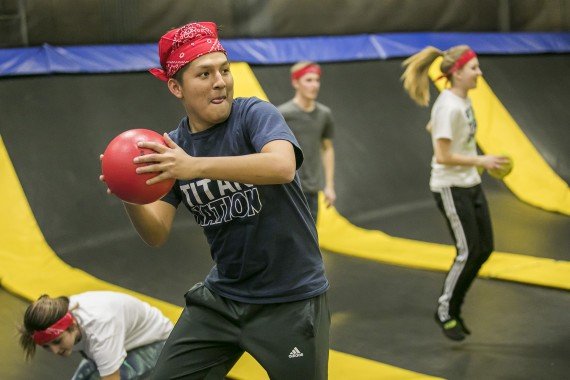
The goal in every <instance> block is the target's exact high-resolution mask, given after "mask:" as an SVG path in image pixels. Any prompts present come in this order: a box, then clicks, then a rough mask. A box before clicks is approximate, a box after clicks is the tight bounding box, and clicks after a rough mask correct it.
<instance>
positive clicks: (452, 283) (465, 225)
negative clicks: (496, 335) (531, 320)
mask: <svg viewBox="0 0 570 380" xmlns="http://www.w3.org/2000/svg"><path fill="white" fill-rule="evenodd" d="M433 194H434V197H435V200H436V202H437V206H438V208H439V210H440V211H441V213H442V214H443V215H444V216H445V219H446V221H447V226H448V228H449V230H450V232H451V236H452V237H453V240H454V242H455V246H456V248H457V256H456V257H455V260H454V262H453V265H452V266H451V268H450V270H449V272H448V273H447V277H446V278H445V282H444V285H443V290H442V294H441V296H440V297H439V300H438V309H437V314H438V317H439V320H440V321H442V322H445V321H447V320H449V319H451V318H457V317H461V305H462V304H463V300H464V298H465V294H466V293H467V290H468V289H469V287H470V286H471V283H472V282H473V280H474V279H475V277H476V276H477V272H479V269H480V268H481V266H482V265H483V263H484V262H485V261H487V259H488V258H489V256H490V255H491V252H492V251H493V230H492V226H491V217H490V214H489V207H488V205H487V200H486V198H485V194H484V193H483V189H482V188H481V185H477V186H474V187H469V188H462V187H450V188H444V189H442V190H441V192H439V193H437V192H434V193H433Z"/></svg>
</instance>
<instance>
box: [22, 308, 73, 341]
mask: <svg viewBox="0 0 570 380" xmlns="http://www.w3.org/2000/svg"><path fill="white" fill-rule="evenodd" d="M72 323H73V316H72V315H71V313H70V312H69V311H68V312H67V313H65V315H64V316H63V317H62V318H61V319H60V320H58V321H57V322H55V323H54V324H53V325H51V326H50V327H48V328H47V329H45V330H41V331H35V332H34V333H33V334H32V338H33V339H34V343H35V344H38V345H40V346H43V345H44V344H46V343H49V342H51V341H52V340H54V339H55V338H57V337H58V336H60V335H61V334H63V332H64V331H65V330H67V329H68V328H69V326H71V324H72Z"/></svg>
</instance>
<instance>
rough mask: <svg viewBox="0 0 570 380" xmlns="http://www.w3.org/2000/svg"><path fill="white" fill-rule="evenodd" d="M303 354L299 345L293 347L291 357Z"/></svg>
mask: <svg viewBox="0 0 570 380" xmlns="http://www.w3.org/2000/svg"><path fill="white" fill-rule="evenodd" d="M301 356H303V353H302V352H301V351H299V349H298V348H297V347H295V348H293V351H291V353H290V354H289V359H293V358H299V357H301Z"/></svg>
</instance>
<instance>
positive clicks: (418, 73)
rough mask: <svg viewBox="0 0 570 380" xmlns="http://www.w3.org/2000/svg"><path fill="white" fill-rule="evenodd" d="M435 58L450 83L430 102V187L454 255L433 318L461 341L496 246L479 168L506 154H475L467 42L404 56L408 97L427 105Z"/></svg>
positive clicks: (500, 161)
mask: <svg viewBox="0 0 570 380" xmlns="http://www.w3.org/2000/svg"><path fill="white" fill-rule="evenodd" d="M438 57H442V61H441V64H440V69H441V72H442V73H443V74H442V75H441V76H440V77H439V78H438V79H437V80H440V79H445V80H446V84H447V85H448V86H447V88H446V89H444V90H443V91H442V92H441V93H440V94H439V96H438V98H437V99H436V101H435V102H434V105H433V107H432V110H431V118H430V120H429V122H428V124H427V125H428V127H427V129H428V131H429V132H430V134H431V139H432V146H433V150H434V154H433V157H432V161H431V176H430V190H431V191H432V193H433V196H434V198H435V201H436V204H437V207H438V208H439V210H440V211H441V213H442V215H443V217H444V218H445V220H446V224H447V226H448V228H449V231H450V233H451V236H452V238H453V241H454V242H455V245H456V249H457V255H456V257H455V260H454V262H453V264H452V266H451V268H450V270H449V272H448V274H447V276H446V279H445V282H444V284H443V289H442V293H441V295H440V297H439V298H438V303H437V310H436V313H435V320H436V322H437V323H438V325H439V326H440V327H441V328H442V331H443V333H444V335H445V336H446V337H447V338H449V339H452V340H456V341H459V340H463V339H465V337H466V335H469V334H470V331H469V329H468V328H467V327H466V326H465V322H464V321H463V318H462V315H461V306H462V304H463V300H464V298H465V295H466V293H467V290H468V289H469V287H470V285H471V283H472V282H473V280H474V279H475V277H476V276H477V272H478V271H479V269H480V268H481V266H482V265H483V263H484V262H485V261H486V260H487V259H488V258H489V256H490V255H491V252H492V251H493V249H494V242H493V231H492V226H491V217H490V213H489V207H488V205H487V200H486V198H485V194H484V192H483V189H482V187H481V177H480V175H479V171H478V170H477V168H483V169H488V170H492V169H499V168H500V167H501V166H503V165H506V164H507V163H508V158H507V157H502V156H494V155H479V154H478V153H477V145H476V141H475V134H476V131H477V122H476V120H475V114H474V112H473V108H472V105H471V100H470V99H469V96H468V93H469V91H470V90H472V89H474V88H476V87H477V80H478V78H479V77H480V76H481V75H482V72H481V69H480V67H479V60H478V58H477V55H476V54H475V52H474V51H473V50H472V49H471V48H470V47H469V46H467V45H459V46H454V47H451V48H450V49H448V50H445V51H441V50H439V49H437V48H435V47H433V46H428V47H426V48H424V49H423V50H421V51H420V52H418V53H416V54H414V55H412V56H411V57H409V58H408V59H406V60H405V61H404V63H403V66H404V73H403V74H402V76H401V79H402V82H403V86H404V89H405V90H406V92H407V93H408V95H409V96H410V98H411V99H412V100H413V101H414V102H416V103H417V104H418V105H420V106H422V107H427V106H428V105H429V103H430V92H429V83H430V78H429V75H428V71H429V68H430V66H431V65H432V64H433V62H434V61H435V60H436V59H437V58H438Z"/></svg>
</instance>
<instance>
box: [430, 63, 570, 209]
mask: <svg viewBox="0 0 570 380" xmlns="http://www.w3.org/2000/svg"><path fill="white" fill-rule="evenodd" d="M440 62H441V58H439V59H438V60H436V61H435V62H434V63H433V64H432V66H431V67H430V76H431V78H432V79H434V80H435V78H437V77H439V75H441V71H440V70H439V65H440ZM435 85H436V86H437V88H438V89H439V90H441V89H443V87H444V85H445V81H444V80H440V81H436V82H435ZM469 97H470V98H471V100H472V102H473V109H474V111H475V117H476V118H477V143H478V144H479V146H480V147H481V149H482V150H483V151H484V152H486V153H488V154H504V153H507V154H509V155H510V156H511V157H512V158H513V162H514V168H513V171H512V172H511V174H509V175H508V176H507V177H505V179H504V182H505V184H506V185H507V186H508V187H509V189H510V190H511V191H512V192H513V193H514V194H515V195H516V196H517V197H518V198H519V199H521V200H522V201H524V202H527V203H529V204H531V205H533V206H536V207H539V208H542V209H545V210H548V211H556V212H560V213H562V214H566V215H570V189H569V188H568V184H567V183H566V182H565V181H564V180H563V179H561V178H560V177H559V176H558V175H557V174H556V172H554V170H552V168H551V167H550V166H549V165H548V163H547V162H546V161H545V160H544V159H543V158H542V156H541V155H540V153H539V152H538V151H537V150H536V148H535V147H534V146H533V144H532V143H531V142H530V141H529V139H528V138H527V137H526V136H525V134H524V133H523V132H522V131H521V129H520V128H519V126H518V124H517V123H516V121H515V120H514V119H513V118H512V116H511V115H510V114H509V112H508V111H507V110H506V108H505V107H504V106H503V104H502V103H501V102H500V100H499V99H498V98H497V97H496V96H495V94H494V93H493V91H492V90H491V88H490V87H489V85H488V84H487V82H486V81H485V80H484V79H483V78H479V82H478V84H477V88H476V89H474V90H471V91H469ZM536 128H540V125H537V126H536Z"/></svg>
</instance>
